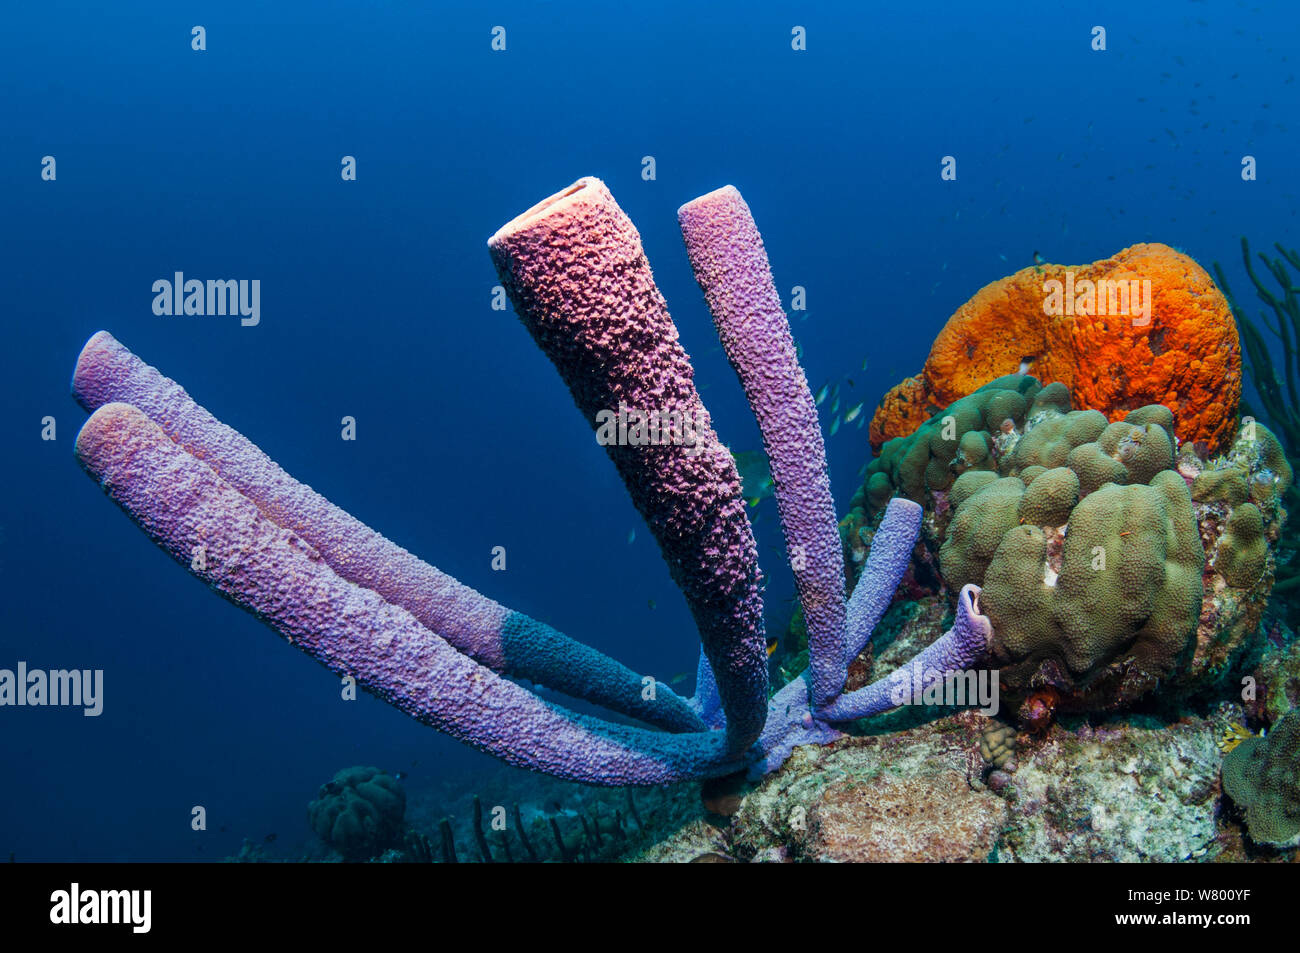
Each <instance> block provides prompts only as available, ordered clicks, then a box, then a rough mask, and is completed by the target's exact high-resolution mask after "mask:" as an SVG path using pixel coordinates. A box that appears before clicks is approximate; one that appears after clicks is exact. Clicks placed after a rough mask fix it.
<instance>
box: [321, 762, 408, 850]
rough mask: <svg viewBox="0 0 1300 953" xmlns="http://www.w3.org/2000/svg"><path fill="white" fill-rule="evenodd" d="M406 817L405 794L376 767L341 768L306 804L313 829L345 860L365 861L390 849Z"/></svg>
mask: <svg viewBox="0 0 1300 953" xmlns="http://www.w3.org/2000/svg"><path fill="white" fill-rule="evenodd" d="M405 816H406V792H405V791H403V790H402V786H401V785H400V784H399V783H398V781H397V779H396V778H394V777H393V776H392V775H389V774H385V773H384V772H383V771H380V770H379V769H378V768H363V767H354V768H344V769H343V770H341V771H339V772H338V773H337V774H335V775H334V780H332V781H329V782H327V783H326V784H323V785H321V789H320V793H319V794H318V795H317V797H316V800H314V801H312V802H311V803H310V804H309V805H307V818H308V820H309V821H310V822H311V827H312V830H314V831H315V832H316V834H317V836H319V837H320V839H321V840H323V841H324V842H325V843H326V844H328V845H329V846H330V847H332V848H334V850H336V851H338V852H339V853H340V854H342V855H343V858H344V859H345V860H368V859H369V858H371V857H374V856H376V855H378V854H380V853H382V852H383V851H384V850H385V849H386V848H388V847H391V846H393V844H394V843H395V842H396V840H397V838H398V836H399V835H400V834H401V832H402V821H403V819H404V818H405Z"/></svg>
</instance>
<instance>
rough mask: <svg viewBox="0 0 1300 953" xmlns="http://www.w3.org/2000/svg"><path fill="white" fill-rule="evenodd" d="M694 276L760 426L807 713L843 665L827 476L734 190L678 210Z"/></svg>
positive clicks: (802, 387)
mask: <svg viewBox="0 0 1300 953" xmlns="http://www.w3.org/2000/svg"><path fill="white" fill-rule="evenodd" d="M677 218H678V222H679V223H680V225H681V229H682V237H683V238H684V239H685V240H686V252H687V254H688V255H689V257H690V260H691V267H692V268H693V269H694V271H695V279H696V281H698V282H699V285H700V288H702V289H703V291H704V299H705V301H707V302H708V305H709V311H710V313H712V315H713V322H714V324H715V325H716V326H717V329H718V337H719V338H720V339H721V341H722V347H723V350H724V351H726V353H727V357H728V359H729V360H730V361H731V366H732V367H733V368H734V369H735V371H736V376H737V377H739V378H740V383H741V386H742V387H744V389H745V397H746V398H747V399H748V400H749V406H750V407H751V408H752V409H753V411H754V417H755V418H756V419H757V420H758V426H759V430H760V431H761V433H762V436H763V447H764V449H765V450H766V451H767V457H768V460H769V461H770V463H771V467H772V480H773V482H774V484H775V487H776V502H777V508H778V509H779V511H780V514H781V526H782V528H783V529H784V531H785V543H786V551H787V554H788V556H789V559H790V566H791V568H792V569H793V570H794V579H795V586H796V588H797V590H798V592H799V603H800V605H801V606H802V607H803V613H804V618H805V619H806V620H807V623H808V668H809V672H810V675H811V684H812V697H813V703H814V707H820V706H822V705H824V704H826V703H827V702H829V701H830V700H831V699H832V698H834V697H835V696H836V695H838V694H839V693H840V691H841V690H843V688H844V681H845V678H846V676H847V673H848V669H847V663H846V660H845V635H844V626H845V603H844V553H843V550H842V548H841V546H840V535H839V531H838V529H837V526H836V518H835V501H834V500H833V499H832V497H831V485H830V477H829V476H828V475H827V472H826V447H825V445H824V443H823V441H822V430H821V424H820V422H819V421H818V419H817V407H816V404H815V403H814V402H813V396H812V392H811V391H810V390H809V388H808V379H807V378H806V377H805V376H804V372H803V368H802V367H800V365H799V359H798V356H797V355H796V354H795V350H794V340H793V338H792V337H791V335H790V322H789V321H788V320H787V319H786V316H785V309H784V308H783V307H782V306H781V297H780V295H778V294H777V291H776V286H775V285H774V284H773V282H772V270H771V267H770V266H769V264H768V260H767V252H766V250H765V249H764V248H763V238H762V236H761V235H760V234H759V232H758V226H756V225H755V224H754V218H753V216H752V215H751V214H750V211H749V206H748V205H746V204H745V200H744V199H743V198H742V197H741V195H740V192H738V191H737V190H736V189H735V188H734V187H732V186H730V185H728V186H724V187H723V188H721V189H718V190H717V191H714V192H710V193H708V194H707V195H702V196H700V197H699V198H697V199H694V200H692V201H690V202H687V203H686V204H685V205H683V206H682V207H681V208H680V209H679V210H678V212H677Z"/></svg>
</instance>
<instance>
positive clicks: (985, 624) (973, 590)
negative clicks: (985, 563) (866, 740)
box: [821, 585, 993, 722]
mask: <svg viewBox="0 0 1300 953" xmlns="http://www.w3.org/2000/svg"><path fill="white" fill-rule="evenodd" d="M979 593H980V589H979V586H976V585H967V586H965V587H963V588H962V591H961V593H960V595H958V597H957V619H956V621H955V622H953V625H952V628H951V629H949V630H948V631H947V632H946V633H944V634H943V635H942V636H940V637H939V638H938V639H937V640H936V641H935V642H934V643H933V644H932V645H930V646H929V647H927V648H926V649H924V650H922V651H921V652H920V653H919V654H918V655H917V656H916V657H915V658H913V659H912V661H910V662H908V663H907V664H906V665H904V666H902V667H900V668H898V669H897V670H895V671H894V672H893V673H892V674H890V675H887V676H885V677H884V678H882V679H880V680H879V681H877V682H872V683H871V684H870V685H868V686H866V687H865V688H859V689H858V690H857V691H855V692H850V693H848V694H847V695H841V696H840V697H839V698H837V699H835V701H834V702H832V703H831V704H830V705H829V706H827V707H826V708H825V709H824V710H823V711H822V712H821V714H822V716H823V717H825V718H826V720H827V721H836V722H841V721H854V720H856V719H858V718H866V717H868V716H869V715H876V714H879V713H881V712H884V711H889V710H890V709H891V708H897V707H898V706H899V705H909V704H915V703H916V702H917V701H918V700H919V699H920V698H921V696H922V693H923V692H924V691H925V689H927V688H929V687H930V686H931V685H933V684H934V683H935V682H938V681H942V680H943V679H944V678H946V677H948V676H949V675H951V674H954V673H956V672H961V671H964V670H965V669H967V668H970V667H971V666H972V665H974V664H975V663H976V662H978V661H979V660H980V658H981V657H982V656H983V655H984V653H985V652H986V651H988V647H989V640H990V639H991V638H992V637H993V626H992V624H991V623H990V622H989V620H988V616H984V615H980V611H979Z"/></svg>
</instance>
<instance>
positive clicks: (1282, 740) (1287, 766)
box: [1223, 711, 1300, 847]
mask: <svg viewBox="0 0 1300 953" xmlns="http://www.w3.org/2000/svg"><path fill="white" fill-rule="evenodd" d="M1223 789H1224V791H1226V792H1227V794H1228V797H1230V798H1232V800H1233V801H1234V802H1236V804H1237V806H1238V807H1240V808H1241V809H1242V811H1243V812H1244V813H1245V815H1246V828H1247V830H1249V831H1250V836H1251V838H1252V839H1254V840H1255V841H1257V842H1258V843H1261V844H1271V845H1274V846H1278V847H1294V846H1296V845H1298V844H1300V711H1292V712H1291V713H1290V714H1289V715H1287V716H1286V717H1285V718H1283V719H1282V720H1281V721H1280V722H1278V723H1277V725H1276V726H1275V727H1274V728H1273V732H1272V733H1271V734H1270V735H1269V736H1268V737H1267V738H1247V739H1246V740H1245V741H1243V742H1242V743H1241V744H1239V745H1238V746H1237V747H1236V748H1234V749H1233V750H1232V751H1231V752H1230V753H1229V754H1228V756H1227V757H1226V758H1224V760H1223Z"/></svg>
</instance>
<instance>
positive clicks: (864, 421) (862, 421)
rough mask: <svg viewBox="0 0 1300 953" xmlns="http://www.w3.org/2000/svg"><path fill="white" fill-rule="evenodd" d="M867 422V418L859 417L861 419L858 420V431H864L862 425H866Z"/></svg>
mask: <svg viewBox="0 0 1300 953" xmlns="http://www.w3.org/2000/svg"><path fill="white" fill-rule="evenodd" d="M866 422H867V418H866V417H859V418H858V429H859V430H861V429H862V425H863V424H865V423H866Z"/></svg>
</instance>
